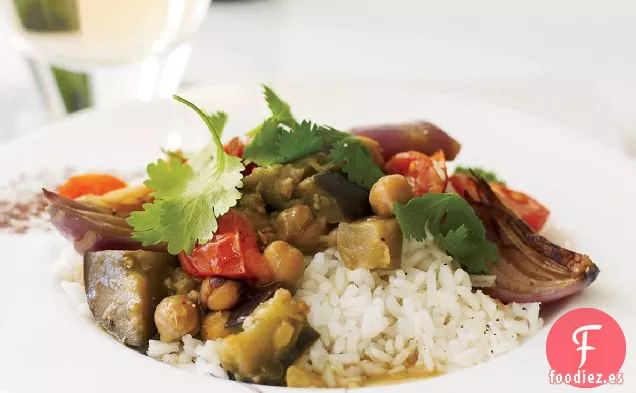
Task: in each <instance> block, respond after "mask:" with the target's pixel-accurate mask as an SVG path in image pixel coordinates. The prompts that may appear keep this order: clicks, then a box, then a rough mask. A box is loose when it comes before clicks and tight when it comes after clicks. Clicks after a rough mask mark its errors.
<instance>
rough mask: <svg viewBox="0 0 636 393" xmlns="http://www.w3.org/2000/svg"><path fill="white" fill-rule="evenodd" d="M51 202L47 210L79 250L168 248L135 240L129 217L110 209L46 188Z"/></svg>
mask: <svg viewBox="0 0 636 393" xmlns="http://www.w3.org/2000/svg"><path fill="white" fill-rule="evenodd" d="M43 192H44V196H45V197H46V199H47V200H48V201H49V207H48V209H47V211H48V212H49V215H50V216H51V223H52V224H53V226H55V228H56V229H57V230H58V231H59V232H60V234H62V236H64V237H65V238H67V239H69V240H71V241H72V242H73V244H74V245H75V249H76V250H77V252H78V253H80V254H84V253H85V252H87V251H102V250H141V249H143V250H150V251H165V249H166V246H165V244H157V245H154V246H143V245H142V244H141V243H140V242H138V241H135V240H133V239H132V238H131V237H130V235H131V233H132V228H131V227H130V225H128V223H127V222H126V220H125V219H124V218H122V217H119V216H117V215H115V211H113V210H112V209H109V208H105V207H101V206H95V205H91V204H88V203H84V202H79V201H75V200H72V199H69V198H66V197H63V196H61V195H59V194H56V193H54V192H51V191H47V190H43Z"/></svg>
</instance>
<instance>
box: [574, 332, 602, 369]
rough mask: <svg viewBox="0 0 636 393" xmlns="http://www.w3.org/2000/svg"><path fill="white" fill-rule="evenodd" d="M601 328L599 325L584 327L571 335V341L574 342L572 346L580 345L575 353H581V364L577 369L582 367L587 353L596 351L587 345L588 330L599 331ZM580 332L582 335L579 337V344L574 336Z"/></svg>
mask: <svg viewBox="0 0 636 393" xmlns="http://www.w3.org/2000/svg"><path fill="white" fill-rule="evenodd" d="M601 328H602V326H601V325H585V326H581V327H580V328H578V329H576V330H575V331H574V333H572V341H574V344H576V345H580V347H578V348H576V350H577V351H581V364H579V368H581V367H583V365H584V364H585V361H586V360H587V351H593V350H595V349H596V348H594V347H592V346H589V345H587V332H588V331H589V330H601ZM581 332H582V333H583V334H582V335H581V342H579V340H578V338H577V337H576V336H577V335H578V334H579V333H581Z"/></svg>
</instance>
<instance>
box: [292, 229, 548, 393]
mask: <svg viewBox="0 0 636 393" xmlns="http://www.w3.org/2000/svg"><path fill="white" fill-rule="evenodd" d="M296 297H298V298H300V299H301V300H303V301H304V302H305V303H307V304H308V305H309V306H310V308H311V311H310V312H309V316H308V320H309V323H310V325H311V326H312V327H313V328H314V329H316V330H317V331H318V332H319V333H320V340H319V341H318V342H316V343H315V344H314V345H313V346H312V347H311V348H310V350H309V351H308V353H307V354H306V355H305V356H303V358H302V364H303V365H304V367H305V368H307V369H308V370H311V371H313V372H315V373H317V374H318V375H322V376H323V379H324V380H325V382H326V383H327V384H328V386H347V385H351V384H356V382H357V381H359V380H360V377H363V379H364V377H370V376H378V375H382V374H386V373H388V374H395V373H399V372H402V371H404V370H405V369H407V368H409V367H413V366H415V367H418V368H421V369H424V370H427V371H429V372H431V373H436V372H443V371H447V370H451V369H454V368H458V367H467V366H472V365H475V364H477V363H481V362H483V361H486V360H488V359H490V358H492V357H494V356H498V355H500V354H502V353H504V352H507V351H509V350H511V349H513V348H515V347H517V346H518V345H519V344H520V343H521V342H522V341H523V340H525V339H526V338H528V337H530V336H532V335H533V334H535V333H536V331H537V330H538V329H539V328H540V327H541V326H542V324H543V321H542V319H541V318H539V304H538V303H529V304H516V303H513V304H509V305H503V304H502V303H500V302H498V301H496V300H494V299H492V298H490V297H489V296H487V295H485V294H484V293H483V292H482V291H481V290H477V291H476V292H473V291H472V286H471V283H470V277H469V275H468V274H467V273H466V272H465V271H463V270H462V269H460V268H458V267H457V266H456V264H455V263H454V261H453V260H452V258H451V257H450V256H448V255H446V253H445V252H444V251H443V250H442V249H440V248H439V247H437V246H436V245H435V243H434V241H432V240H427V241H425V242H421V243H419V242H415V241H405V243H404V252H403V260H402V267H401V269H398V270H394V271H390V272H384V273H381V272H371V271H369V270H367V269H355V270H350V269H347V268H346V267H344V266H343V264H342V261H341V259H340V256H339V255H338V253H337V252H336V251H335V250H334V249H330V250H327V251H325V252H323V253H318V254H316V255H315V256H314V257H313V258H309V261H308V264H307V268H306V271H305V274H304V276H303V278H302V279H301V281H300V283H299V285H298V291H297V293H296Z"/></svg>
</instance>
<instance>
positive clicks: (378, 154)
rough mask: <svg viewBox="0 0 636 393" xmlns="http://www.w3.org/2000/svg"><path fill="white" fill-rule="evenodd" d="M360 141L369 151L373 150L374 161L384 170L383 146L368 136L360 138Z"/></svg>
mask: <svg viewBox="0 0 636 393" xmlns="http://www.w3.org/2000/svg"><path fill="white" fill-rule="evenodd" d="M358 139H360V140H361V141H362V143H364V144H365V145H366V146H367V147H368V148H369V149H371V156H372V157H373V161H375V163H376V164H377V165H378V166H379V167H380V169H382V168H384V154H382V146H380V144H379V143H378V142H377V141H376V140H375V139H371V138H369V137H366V136H361V135H359V136H358Z"/></svg>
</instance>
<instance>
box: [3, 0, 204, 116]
mask: <svg viewBox="0 0 636 393" xmlns="http://www.w3.org/2000/svg"><path fill="white" fill-rule="evenodd" d="M3 1H5V2H7V5H8V8H7V11H8V14H9V17H10V19H11V21H12V23H13V26H14V29H13V30H14V32H15V41H16V43H17V45H18V47H19V49H20V50H21V52H22V53H23V54H24V56H25V58H26V59H27V62H28V64H29V68H30V70H31V71H32V73H33V75H34V77H35V80H36V83H37V85H38V87H39V89H40V90H41V91H42V93H43V97H44V98H45V101H46V103H47V106H48V107H49V109H50V110H51V112H52V114H54V115H58V114H64V113H68V112H74V111H76V110H79V109H82V108H85V107H88V106H94V105H95V106H105V105H111V104H113V103H116V102H120V101H124V100H131V99H138V100H148V99H150V98H153V97H155V96H168V95H170V94H172V93H173V92H174V91H175V90H176V88H177V86H178V84H179V82H180V80H181V77H182V75H183V71H184V69H185V65H186V63H187V59H188V57H189V54H190V47H189V45H188V40H189V39H190V38H191V37H192V35H193V33H194V32H195V31H196V30H197V28H198V27H199V26H200V25H201V23H202V21H203V19H204V17H205V15H206V12H207V9H208V7H209V5H210V1H209V0H3Z"/></svg>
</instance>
